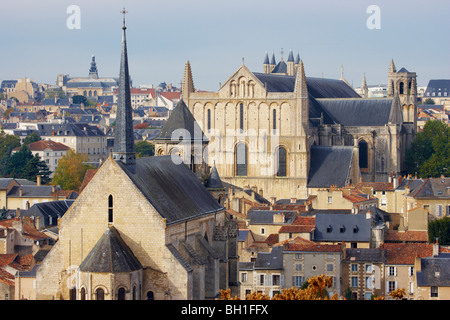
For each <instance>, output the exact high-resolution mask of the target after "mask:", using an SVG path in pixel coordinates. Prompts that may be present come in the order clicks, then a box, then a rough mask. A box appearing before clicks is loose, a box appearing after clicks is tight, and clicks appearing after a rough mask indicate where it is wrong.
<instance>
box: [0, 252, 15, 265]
mask: <svg viewBox="0 0 450 320" xmlns="http://www.w3.org/2000/svg"><path fill="white" fill-rule="evenodd" d="M16 257H17V253H12V254H0V267H4V266H7V265H9V264H11V263H12V262H13V261H14V259H16Z"/></svg>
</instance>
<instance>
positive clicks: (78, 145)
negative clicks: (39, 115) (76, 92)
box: [38, 123, 108, 166]
mask: <svg viewBox="0 0 450 320" xmlns="http://www.w3.org/2000/svg"><path fill="white" fill-rule="evenodd" d="M38 133H39V135H40V136H41V138H42V140H51V141H55V142H59V143H62V144H64V145H66V146H68V147H70V149H72V150H73V151H75V152H77V153H83V154H86V155H87V156H88V163H89V164H91V165H93V166H98V164H99V162H100V161H101V160H104V159H106V158H107V157H108V153H107V141H106V136H105V133H104V132H103V131H102V130H100V129H99V128H98V127H95V126H91V125H89V124H86V123H64V124H44V123H40V124H38Z"/></svg>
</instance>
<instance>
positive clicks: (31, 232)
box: [0, 218, 48, 241]
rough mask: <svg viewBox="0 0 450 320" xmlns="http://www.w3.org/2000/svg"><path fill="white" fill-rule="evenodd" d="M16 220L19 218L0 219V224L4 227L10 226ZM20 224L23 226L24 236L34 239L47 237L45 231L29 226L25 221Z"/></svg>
mask: <svg viewBox="0 0 450 320" xmlns="http://www.w3.org/2000/svg"><path fill="white" fill-rule="evenodd" d="M18 220H20V218H14V219H5V220H0V226H2V227H5V228H12V227H13V222H14V221H18ZM22 226H23V236H24V237H27V238H30V239H32V240H35V241H36V240H43V239H47V238H48V236H47V235H46V234H45V233H43V232H40V231H38V230H36V228H34V227H32V226H30V225H29V224H27V223H22Z"/></svg>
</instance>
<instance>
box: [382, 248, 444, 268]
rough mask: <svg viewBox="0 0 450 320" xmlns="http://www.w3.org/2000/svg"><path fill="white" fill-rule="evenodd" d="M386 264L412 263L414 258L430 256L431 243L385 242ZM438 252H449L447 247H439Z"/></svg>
mask: <svg viewBox="0 0 450 320" xmlns="http://www.w3.org/2000/svg"><path fill="white" fill-rule="evenodd" d="M383 248H384V250H385V258H386V264H406V265H413V264H414V259H415V258H416V257H417V256H419V257H421V258H424V257H431V256H432V255H433V244H429V243H385V244H384V245H383ZM439 252H449V250H448V249H445V248H442V247H441V248H440V250H439Z"/></svg>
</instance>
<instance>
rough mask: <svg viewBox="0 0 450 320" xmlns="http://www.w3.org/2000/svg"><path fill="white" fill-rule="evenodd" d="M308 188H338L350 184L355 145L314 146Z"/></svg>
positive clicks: (311, 154)
mask: <svg viewBox="0 0 450 320" xmlns="http://www.w3.org/2000/svg"><path fill="white" fill-rule="evenodd" d="M310 156H311V161H310V168H309V174H308V185H307V186H308V188H328V187H330V186H332V185H334V186H337V187H338V188H341V187H344V186H346V185H348V184H349V181H348V179H349V177H350V169H351V166H352V159H353V147H338V146H332V147H331V146H312V147H311V153H310Z"/></svg>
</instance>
